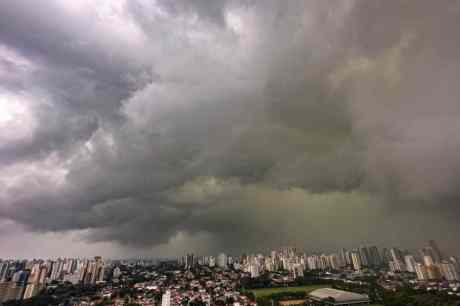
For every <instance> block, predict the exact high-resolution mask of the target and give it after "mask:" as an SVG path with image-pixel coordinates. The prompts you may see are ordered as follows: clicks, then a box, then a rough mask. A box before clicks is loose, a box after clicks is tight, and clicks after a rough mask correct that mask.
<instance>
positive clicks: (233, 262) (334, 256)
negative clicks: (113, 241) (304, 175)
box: [180, 240, 460, 281]
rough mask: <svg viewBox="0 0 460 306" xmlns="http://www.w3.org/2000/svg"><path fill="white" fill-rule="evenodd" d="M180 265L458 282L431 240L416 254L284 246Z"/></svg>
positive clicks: (190, 258) (455, 266) (453, 263)
mask: <svg viewBox="0 0 460 306" xmlns="http://www.w3.org/2000/svg"><path fill="white" fill-rule="evenodd" d="M180 262H181V264H182V265H183V266H184V267H185V268H186V269H190V268H191V267H193V266H195V265H207V266H209V267H215V266H217V267H220V268H223V269H227V268H230V267H231V268H232V269H235V270H241V271H244V272H247V273H249V274H250V276H251V277H253V278H255V277H258V276H259V275H260V274H262V273H265V272H277V271H287V272H289V274H290V276H291V277H292V278H294V279H295V278H297V277H302V276H303V275H304V271H308V270H310V271H332V272H334V271H354V272H357V273H359V272H366V271H369V270H371V271H386V270H388V271H390V272H392V273H398V272H399V273H401V272H410V273H415V275H416V276H417V278H418V279H419V280H421V281H423V280H441V279H445V280H447V281H458V280H460V278H459V271H460V264H459V261H458V260H457V259H456V258H455V257H454V256H451V257H449V258H445V257H444V256H443V254H442V253H441V251H440V250H439V248H438V246H437V244H436V242H435V241H433V240H431V241H429V244H428V246H426V247H425V248H423V249H421V250H420V251H418V252H416V253H414V254H413V253H411V252H409V251H407V250H401V249H399V248H396V247H395V248H383V249H381V250H380V249H379V248H377V247H376V246H361V247H359V248H355V249H350V250H347V249H344V248H343V249H341V250H339V251H338V252H335V253H330V254H324V253H323V254H306V253H299V252H297V250H296V249H295V248H293V247H285V248H282V249H281V250H279V251H271V253H270V254H269V255H263V254H253V255H242V256H239V257H232V256H228V255H226V254H224V253H221V254H219V255H218V256H217V257H213V256H202V257H195V256H194V255H193V254H187V255H186V256H184V257H182V258H181V259H180Z"/></svg>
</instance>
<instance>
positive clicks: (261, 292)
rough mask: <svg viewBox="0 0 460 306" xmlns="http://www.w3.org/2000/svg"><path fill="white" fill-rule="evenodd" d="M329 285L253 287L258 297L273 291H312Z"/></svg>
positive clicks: (253, 291)
mask: <svg viewBox="0 0 460 306" xmlns="http://www.w3.org/2000/svg"><path fill="white" fill-rule="evenodd" d="M325 287H329V286H328V285H310V286H298V287H277V288H262V289H252V290H249V291H252V293H254V296H255V297H256V298H258V297H263V296H267V295H271V294H273V293H279V292H299V291H306V292H310V291H313V290H315V289H319V288H325Z"/></svg>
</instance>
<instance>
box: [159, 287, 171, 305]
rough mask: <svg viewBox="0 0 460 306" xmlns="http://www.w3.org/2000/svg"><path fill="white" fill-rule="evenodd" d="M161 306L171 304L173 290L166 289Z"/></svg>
mask: <svg viewBox="0 0 460 306" xmlns="http://www.w3.org/2000/svg"><path fill="white" fill-rule="evenodd" d="M161 306H171V291H169V290H166V292H165V293H163V295H162V297H161Z"/></svg>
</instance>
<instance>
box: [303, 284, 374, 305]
mask: <svg viewBox="0 0 460 306" xmlns="http://www.w3.org/2000/svg"><path fill="white" fill-rule="evenodd" d="M308 295H309V297H310V298H312V299H314V300H317V301H322V300H326V299H330V298H333V299H334V301H335V302H336V303H337V304H340V303H350V302H368V301H369V297H368V296H367V295H366V294H358V293H355V292H349V291H343V290H337V289H333V288H321V289H316V290H313V291H312V292H310V293H309V294H308Z"/></svg>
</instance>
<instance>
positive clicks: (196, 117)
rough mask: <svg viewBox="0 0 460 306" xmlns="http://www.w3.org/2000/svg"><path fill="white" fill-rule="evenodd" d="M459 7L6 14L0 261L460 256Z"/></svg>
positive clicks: (105, 6)
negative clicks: (292, 252)
mask: <svg viewBox="0 0 460 306" xmlns="http://www.w3.org/2000/svg"><path fill="white" fill-rule="evenodd" d="M459 29H460V2H459V1H447V0H446V1H432V0H426V1H407V0H406V1H403V0H401V1H384V0H382V1H377V0H373V1H368V0H360V1H352V0H344V1H325V0H316V1H275V0H272V1H265V0H264V1H252V0H247V1H231V0H229V1H225V0H219V1H215V0H214V1H211V0H210V1H205V0H196V1H189V0H177V1H169V0H157V1H153V0H129V1H128V0H98V1H91V0H72V1H68V0H61V1H57V0H56V1H51V0H50V1H39V3H38V2H37V1H32V0H15V1H2V2H0V257H38V256H42V257H45V256H53V257H55V256H91V255H97V254H100V255H103V256H111V257H125V256H171V255H182V254H183V253H184V252H186V251H193V252H196V253H199V254H207V253H215V252H218V251H225V252H231V253H242V252H245V251H255V250H266V249H268V248H275V247H279V246H282V245H296V246H297V247H299V248H302V249H305V250H307V251H317V250H333V249H336V248H339V247H353V246H359V245H361V244H377V245H381V246H389V247H391V246H400V247H403V248H414V247H422V246H423V245H424V243H425V241H426V240H428V239H436V240H437V241H438V244H439V245H440V247H441V249H443V250H445V251H446V252H450V253H453V254H458V255H460V243H459V242H460V240H459V233H460V222H459V221H458V220H459V218H460V207H459V205H460V203H459V200H460V86H459V84H460V83H459V80H460V39H459V38H458V31H459Z"/></svg>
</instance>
